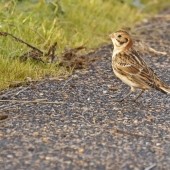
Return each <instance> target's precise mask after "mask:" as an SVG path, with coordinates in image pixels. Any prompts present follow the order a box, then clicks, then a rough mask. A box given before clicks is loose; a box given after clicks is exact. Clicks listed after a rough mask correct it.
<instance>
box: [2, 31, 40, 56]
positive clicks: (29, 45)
mask: <svg viewBox="0 0 170 170" xmlns="http://www.w3.org/2000/svg"><path fill="white" fill-rule="evenodd" d="M0 36H5V37H6V36H10V37H12V38H13V39H14V40H15V41H18V42H20V43H22V44H25V45H26V46H28V47H30V48H32V49H33V50H36V51H38V52H39V53H41V54H43V52H42V51H41V50H39V49H38V48H36V47H34V46H32V45H31V44H28V43H26V42H25V41H23V40H21V39H20V38H17V37H15V36H14V35H12V34H10V33H8V32H0Z"/></svg>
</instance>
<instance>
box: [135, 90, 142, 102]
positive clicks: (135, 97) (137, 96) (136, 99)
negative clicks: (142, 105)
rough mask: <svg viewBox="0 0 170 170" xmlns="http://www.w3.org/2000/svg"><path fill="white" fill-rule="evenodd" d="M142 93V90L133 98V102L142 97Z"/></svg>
mask: <svg viewBox="0 0 170 170" xmlns="http://www.w3.org/2000/svg"><path fill="white" fill-rule="evenodd" d="M143 92H144V90H142V91H141V92H140V93H139V94H138V95H137V96H136V97H135V98H134V100H133V101H134V102H136V101H137V99H138V98H139V97H140V96H141V95H142V93H143Z"/></svg>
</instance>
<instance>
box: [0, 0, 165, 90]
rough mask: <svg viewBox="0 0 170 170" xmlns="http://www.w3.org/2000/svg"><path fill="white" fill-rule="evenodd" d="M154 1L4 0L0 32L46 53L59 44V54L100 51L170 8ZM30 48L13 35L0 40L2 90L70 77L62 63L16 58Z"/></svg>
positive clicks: (1, 10)
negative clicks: (121, 32) (113, 36)
mask: <svg viewBox="0 0 170 170" xmlns="http://www.w3.org/2000/svg"><path fill="white" fill-rule="evenodd" d="M142 2H143V1H142ZM152 2H153V3H151V1H150V2H149V3H148V5H147V1H145V2H144V4H145V5H143V4H142V5H141V4H139V5H138V6H136V5H133V1H132V0H120V1H119V0H82V1H80V0H62V1H59V0H46V1H45V0H39V1H38V0H37V1H36V0H29V1H26V0H25V1H24V0H1V3H0V31H4V32H9V33H11V34H13V35H15V36H16V37H19V38H21V39H22V40H24V41H26V42H28V43H29V44H32V45H34V46H35V47H37V48H39V49H41V50H42V51H47V49H48V48H49V46H50V45H52V44H53V43H54V42H58V47H57V52H58V54H60V53H61V52H62V51H63V50H64V49H65V48H68V47H69V48H74V47H76V46H81V45H85V46H86V47H88V48H95V47H97V46H99V45H100V44H103V43H106V42H109V39H108V34H109V33H111V32H113V31H115V30H117V29H118V28H121V27H123V26H128V27H129V26H133V25H134V23H136V22H137V21H141V20H142V19H143V18H144V17H146V16H149V15H150V14H153V13H155V12H157V11H159V10H160V9H162V8H163V7H165V6H166V5H167V4H168V2H167V0H157V1H152ZM29 50H30V49H29V48H28V47H26V46H25V45H23V44H20V43H18V42H16V41H13V40H12V39H10V38H8V37H3V36H1V37H0V89H3V88H7V87H8V86H9V84H11V83H12V82H14V81H24V80H25V79H26V78H27V77H30V78H32V79H39V78H43V77H44V76H46V75H50V76H59V75H66V74H68V71H67V70H66V69H64V68H63V67H59V66H58V64H42V63H35V62H33V61H27V62H21V61H19V59H18V58H17V56H21V55H22V54H23V53H25V52H27V51H29Z"/></svg>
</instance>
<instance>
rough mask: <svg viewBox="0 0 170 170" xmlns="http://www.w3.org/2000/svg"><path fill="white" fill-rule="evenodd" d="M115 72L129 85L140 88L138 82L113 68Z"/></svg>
mask: <svg viewBox="0 0 170 170" xmlns="http://www.w3.org/2000/svg"><path fill="white" fill-rule="evenodd" d="M113 72H114V74H115V75H116V77H118V78H119V79H120V80H122V81H123V82H124V83H125V84H127V85H129V86H130V87H136V88H139V85H138V84H136V83H135V82H133V81H131V80H129V79H128V78H127V77H126V76H123V75H121V74H119V73H118V72H117V71H115V70H114V69H113Z"/></svg>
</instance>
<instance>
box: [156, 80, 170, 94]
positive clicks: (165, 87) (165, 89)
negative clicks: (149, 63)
mask: <svg viewBox="0 0 170 170" xmlns="http://www.w3.org/2000/svg"><path fill="white" fill-rule="evenodd" d="M156 89H157V90H159V91H161V92H163V93H165V94H170V86H168V85H166V84H165V83H164V82H162V81H159V83H158V84H157V85H156Z"/></svg>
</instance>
